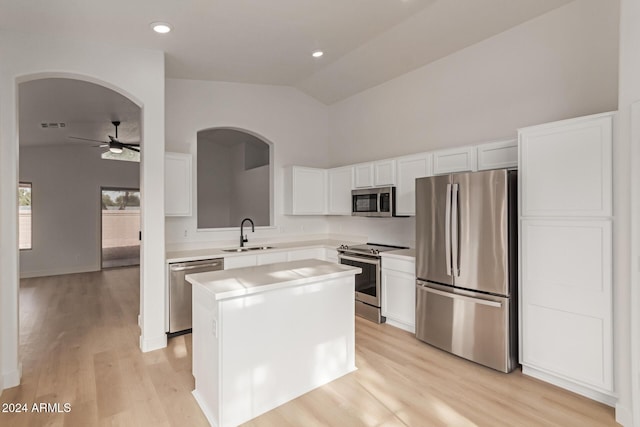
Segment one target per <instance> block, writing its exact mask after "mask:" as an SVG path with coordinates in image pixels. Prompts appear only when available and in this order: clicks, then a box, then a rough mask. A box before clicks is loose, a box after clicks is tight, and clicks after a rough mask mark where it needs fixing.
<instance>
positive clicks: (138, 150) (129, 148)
mask: <svg viewBox="0 0 640 427" xmlns="http://www.w3.org/2000/svg"><path fill="white" fill-rule="evenodd" d="M122 147H123V148H126V149H127V150H131V151H137V152H138V153H139V152H140V149H139V148H136V147H130V146H129V144H122Z"/></svg>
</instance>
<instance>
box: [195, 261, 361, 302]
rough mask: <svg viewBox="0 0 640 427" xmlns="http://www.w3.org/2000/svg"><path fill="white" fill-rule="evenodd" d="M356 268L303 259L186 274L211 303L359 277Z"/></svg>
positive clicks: (358, 269) (358, 270)
mask: <svg viewBox="0 0 640 427" xmlns="http://www.w3.org/2000/svg"><path fill="white" fill-rule="evenodd" d="M360 272H362V270H361V269H360V268H357V267H351V266H348V265H343V264H335V263H332V262H327V261H321V260H318V259H307V260H300V261H289V262H279V263H276V264H267V265H260V266H257V267H245V268H237V269H232V270H221V271H209V272H206V273H195V274H188V275H187V276H186V277H185V278H186V280H187V281H188V282H189V283H191V284H193V285H200V286H203V287H204V288H205V289H206V290H207V291H209V292H211V293H212V294H213V295H214V299H215V300H222V299H228V298H235V297H239V296H243V295H251V294H256V293H259V292H266V291H269V290H273V289H279V288H284V287H291V286H299V285H304V284H308V283H313V282H317V281H319V280H330V279H335V278H339V277H344V276H349V275H354V274H359V273H360Z"/></svg>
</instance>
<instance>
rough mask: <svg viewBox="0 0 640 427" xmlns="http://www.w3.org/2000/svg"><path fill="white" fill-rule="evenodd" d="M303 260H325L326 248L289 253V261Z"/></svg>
mask: <svg viewBox="0 0 640 427" xmlns="http://www.w3.org/2000/svg"><path fill="white" fill-rule="evenodd" d="M301 259H321V260H324V259H325V252H324V248H309V249H298V250H294V251H289V261H297V260H301Z"/></svg>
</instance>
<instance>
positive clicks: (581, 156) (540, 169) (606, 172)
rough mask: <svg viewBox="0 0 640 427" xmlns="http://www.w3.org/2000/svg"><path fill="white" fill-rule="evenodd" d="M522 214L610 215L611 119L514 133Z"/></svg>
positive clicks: (603, 116) (583, 119) (591, 119)
mask: <svg viewBox="0 0 640 427" xmlns="http://www.w3.org/2000/svg"><path fill="white" fill-rule="evenodd" d="M518 134H519V140H520V163H521V165H520V169H524V170H525V171H526V173H525V174H522V175H521V176H520V181H521V194H522V196H521V197H522V212H521V215H523V216H547V217H556V216H574V217H608V216H611V214H612V213H611V212H612V211H611V203H612V202H611V199H612V160H611V156H612V143H613V115H612V114H610V113H605V114H598V115H594V116H588V117H581V118H578V119H571V120H563V121H560V122H555V123H550V124H545V125H539V126H532V127H528V128H524V129H520V130H519V131H518Z"/></svg>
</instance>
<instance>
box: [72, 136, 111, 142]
mask: <svg viewBox="0 0 640 427" xmlns="http://www.w3.org/2000/svg"><path fill="white" fill-rule="evenodd" d="M68 138H71V139H80V140H82V141H91V142H99V143H104V141H100V140H99V139H89V138H80V137H77V136H69V137H68Z"/></svg>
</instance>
